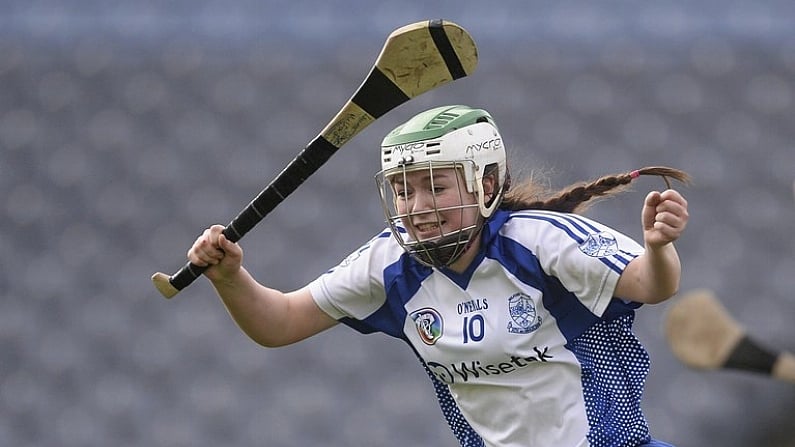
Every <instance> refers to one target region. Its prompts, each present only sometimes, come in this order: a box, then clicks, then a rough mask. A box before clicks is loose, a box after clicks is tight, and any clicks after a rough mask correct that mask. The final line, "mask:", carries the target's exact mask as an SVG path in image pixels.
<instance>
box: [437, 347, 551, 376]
mask: <svg viewBox="0 0 795 447" xmlns="http://www.w3.org/2000/svg"><path fill="white" fill-rule="evenodd" d="M533 351H535V354H534V355H524V356H518V355H512V356H510V357H507V358H506V359H505V360H504V361H502V362H496V363H487V364H484V363H483V362H481V361H480V360H471V361H465V362H461V363H452V364H449V365H443V364H441V363H438V362H428V363H427V365H428V368H429V369H430V370H431V372H432V373H433V375H434V376H436V378H437V379H439V380H441V381H442V382H444V383H446V384H448V385H452V384H454V383H456V382H465V383H466V382H470V381H474V380H476V379H478V378H480V377H491V376H502V375H506V374H511V373H514V372H517V371H519V370H521V369H524V368H527V367H528V366H530V365H532V364H533V363H537V362H548V361H549V359H551V358H553V357H552V355H551V354H550V353H549V347H548V346H544V347H543V348H539V347H538V346H535V347H533Z"/></svg>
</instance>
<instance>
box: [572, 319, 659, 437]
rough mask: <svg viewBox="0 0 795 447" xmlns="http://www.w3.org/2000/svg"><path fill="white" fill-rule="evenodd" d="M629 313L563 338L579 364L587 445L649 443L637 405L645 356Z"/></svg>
mask: <svg viewBox="0 0 795 447" xmlns="http://www.w3.org/2000/svg"><path fill="white" fill-rule="evenodd" d="M634 319H635V315H634V313H628V314H624V315H621V316H618V317H617V318H615V319H611V320H604V321H600V322H599V323H597V324H596V325H594V326H593V327H591V328H590V329H588V330H587V331H585V332H583V333H582V335H580V336H579V337H577V338H576V339H574V340H572V341H571V342H570V343H569V348H570V349H571V350H572V352H573V353H574V355H575V356H576V357H577V359H578V360H579V362H580V364H581V366H582V384H583V394H584V397H585V409H586V413H587V415H588V422H589V425H590V427H591V429H590V432H589V434H588V441H589V442H590V443H591V447H625V446H627V447H628V446H638V445H643V444H645V443H648V442H651V440H652V439H651V436H650V435H649V427H648V424H647V422H646V419H645V417H644V416H643V412H642V410H641V395H642V394H643V386H644V383H645V381H646V375H647V374H648V372H649V367H650V361H649V355H648V353H647V352H646V350H645V349H644V348H643V346H642V345H641V344H640V342H639V341H638V339H637V338H636V337H635V335H634V334H633V333H632V323H633V321H634Z"/></svg>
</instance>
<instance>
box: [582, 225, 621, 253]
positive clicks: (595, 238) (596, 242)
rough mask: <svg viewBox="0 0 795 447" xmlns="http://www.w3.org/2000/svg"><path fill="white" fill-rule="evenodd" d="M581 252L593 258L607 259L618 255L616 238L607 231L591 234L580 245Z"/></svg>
mask: <svg viewBox="0 0 795 447" xmlns="http://www.w3.org/2000/svg"><path fill="white" fill-rule="evenodd" d="M580 251H581V252H583V253H585V254H586V255H588V256H591V257H593V258H605V257H607V256H611V255H614V254H616V253H618V242H616V237H615V236H613V235H612V234H610V233H608V232H607V231H603V232H601V233H597V234H591V235H589V236H588V239H586V240H585V242H583V243H582V244H580Z"/></svg>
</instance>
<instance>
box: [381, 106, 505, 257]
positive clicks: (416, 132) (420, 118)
mask: <svg viewBox="0 0 795 447" xmlns="http://www.w3.org/2000/svg"><path fill="white" fill-rule="evenodd" d="M447 168H454V169H455V172H456V173H457V175H456V179H457V182H456V183H457V187H458V199H459V200H458V201H457V204H456V206H448V204H449V200H446V201H445V203H444V204H442V206H445V207H446V208H440V207H439V204H437V203H436V197H435V194H433V195H432V196H433V197H434V199H433V203H432V205H433V206H432V209H431V210H420V211H422V212H421V213H419V214H426V213H435V220H436V221H437V222H439V223H440V224H441V223H442V222H444V219H443V216H447V217H448V218H449V219H448V220H454V218H455V217H458V218H459V219H460V220H459V222H462V226H463V228H456V229H449V228H448V230H447V232H444V231H443V230H442V229H441V228H440V232H439V234H438V236H435V237H434V238H429V239H427V240H418V238H417V237H416V236H417V234H416V232H415V231H414V230H413V229H412V226H411V225H409V224H407V222H411V221H412V218H413V217H416V216H417V215H418V213H412V212H410V210H411V208H409V207H404V208H405V210H406V211H403V212H401V211H399V208H398V206H397V205H398V203H399V201H400V200H402V198H401V197H398V196H397V195H396V188H397V187H400V189H401V190H406V189H407V188H406V187H407V186H408V180H407V174H408V173H410V172H415V171H420V170H425V171H428V174H430V178H431V182H432V181H433V177H434V175H433V173H434V170H436V171H438V170H440V169H447ZM484 175H488V176H493V179H494V182H493V188H492V191H490V194H489V197H488V198H487V197H486V193H485V191H484V185H483V183H484V182H483V177H484ZM461 178H463V185H462V184H461ZM376 182H377V185H378V190H379V194H380V197H381V203H382V205H383V208H384V214H385V216H386V220H387V223H388V224H389V227H390V228H391V229H392V233H393V235H394V236H395V238H396V239H397V241H398V243H400V245H401V246H403V248H404V249H405V250H406V251H407V252H409V253H410V254H412V255H413V256H414V257H415V258H416V259H418V260H419V261H420V262H422V263H424V264H426V265H431V266H437V267H438V266H449V265H451V264H452V263H454V262H455V261H456V260H457V259H458V258H459V257H460V256H461V255H462V254H463V253H464V252H465V251H466V249H467V248H468V247H469V245H470V244H471V243H472V241H473V240H474V238H475V237H477V235H478V234H479V233H480V229H481V228H482V226H483V224H484V222H485V221H486V219H488V218H489V217H490V216H491V215H492V213H493V212H494V211H495V210H496V209H497V207H498V206H499V204H500V202H501V200H502V196H503V194H504V192H505V187H506V184H507V165H506V155H505V147H504V146H503V142H502V137H501V136H500V134H499V131H498V130H497V126H496V125H495V124H494V120H493V119H492V118H491V115H489V114H488V112H486V111H485V110H482V109H473V108H471V107H468V106H461V105H453V106H443V107H437V108H435V109H431V110H427V111H425V112H422V113H420V114H418V115H416V116H414V117H413V118H411V119H410V120H409V121H407V122H405V123H403V124H402V125H400V126H398V127H397V128H395V129H394V130H393V131H392V132H390V133H389V134H388V135H387V136H386V137H385V138H384V141H383V142H382V143H381V171H380V172H379V173H378V174H377V175H376ZM431 187H432V189H431V191H435V190H436V189H435V188H434V187H433V183H431ZM472 196H474V198H475V202H476V203H474V204H471V205H462V204H463V203H464V202H466V203H471V202H472V200H471V197H472ZM446 197H447V199H450V196H446ZM465 199H466V200H465ZM426 208H427V206H426ZM470 208H474V210H470ZM454 212H458V213H460V215H458V216H454V215H452V214H451V213H454ZM465 217H466V218H468V219H469V220H468V221H467V220H466V219H465ZM464 222H466V223H464ZM440 226H441V225H440ZM412 233H415V234H412Z"/></svg>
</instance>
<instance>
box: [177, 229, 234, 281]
mask: <svg viewBox="0 0 795 447" xmlns="http://www.w3.org/2000/svg"><path fill="white" fill-rule="evenodd" d="M223 231H224V227H223V225H213V226H211V227H210V228H208V229H206V230H204V232H203V233H202V234H201V235H200V236H199V237H198V238H197V239H196V241H195V242H194V243H193V246H191V248H190V249H189V250H188V260H189V261H190V262H192V263H194V264H196V265H200V266H207V267H208V268H207V270H205V272H204V275H205V276H207V278H209V279H210V280H211V281H223V280H226V279H231V278H232V277H234V276H235V275H236V274H237V273H238V271H240V266H241V265H242V263H243V249H242V248H240V245H238V244H236V243H233V242H231V241H230V240H229V239H227V238H226V237H225V236H224V235H223V233H222V232H223Z"/></svg>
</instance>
